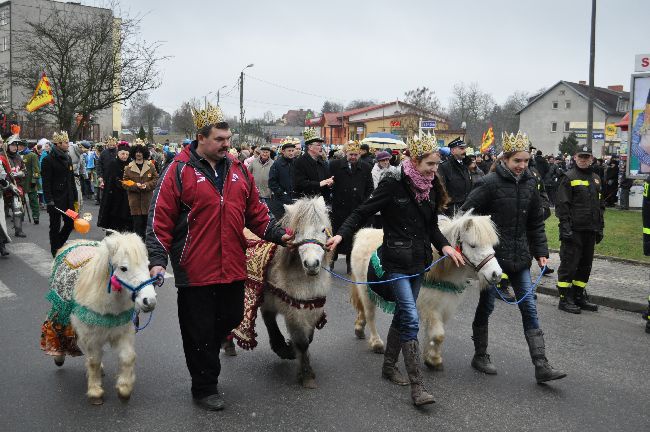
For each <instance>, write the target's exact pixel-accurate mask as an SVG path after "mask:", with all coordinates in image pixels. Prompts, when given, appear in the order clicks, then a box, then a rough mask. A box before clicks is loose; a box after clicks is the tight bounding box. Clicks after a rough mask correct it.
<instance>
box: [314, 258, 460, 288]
mask: <svg viewBox="0 0 650 432" xmlns="http://www.w3.org/2000/svg"><path fill="white" fill-rule="evenodd" d="M445 258H447V255H443V256H441V257H440V258H438V259H437V260H435V261H434V262H433V263H431V265H430V266H429V267H427V268H425V269H424V270H422V271H421V272H420V273H416V274H412V275H404V276H399V277H396V278H393V279H388V280H383V281H377V282H370V281H366V282H357V281H353V280H350V279H348V278H346V277H343V276H341V275H340V274H337V273H334V272H333V271H332V270H330V269H328V268H326V267H324V266H323V270H325V271H326V272H328V273H329V274H331V275H332V276H335V277H337V278H339V279H341V280H344V281H346V282H348V283H351V284H355V285H377V284H385V283H390V282H395V281H398V280H401V279H411V278H414V277H418V276H421V275H422V274H424V273H426V272H428V271H429V270H431V269H432V268H433V266H435V265H436V264H438V263H439V262H440V261H442V260H443V259H445Z"/></svg>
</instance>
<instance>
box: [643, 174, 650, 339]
mask: <svg viewBox="0 0 650 432" xmlns="http://www.w3.org/2000/svg"><path fill="white" fill-rule="evenodd" d="M642 211H643V255H646V256H650V176H648V178H647V179H645V184H644V185H643V209H642ZM646 319H647V320H648V321H647V322H646V325H645V332H646V333H650V297H648V313H647V314H646Z"/></svg>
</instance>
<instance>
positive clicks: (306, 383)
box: [302, 378, 318, 390]
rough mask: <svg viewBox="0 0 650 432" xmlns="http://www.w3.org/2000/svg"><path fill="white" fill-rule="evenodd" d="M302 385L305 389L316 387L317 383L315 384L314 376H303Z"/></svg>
mask: <svg viewBox="0 0 650 432" xmlns="http://www.w3.org/2000/svg"><path fill="white" fill-rule="evenodd" d="M302 386H303V387H304V388H306V389H311V390H313V389H317V388H318V385H317V384H316V380H315V379H314V378H304V379H303V380H302Z"/></svg>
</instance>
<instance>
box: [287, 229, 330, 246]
mask: <svg viewBox="0 0 650 432" xmlns="http://www.w3.org/2000/svg"><path fill="white" fill-rule="evenodd" d="M325 234H327V238H330V237H332V232H331V231H330V230H329V228H325ZM307 244H313V245H316V246H320V248H321V249H323V250H324V251H325V252H327V246H325V243H323V242H322V241H320V240H318V239H302V240H300V241H299V242H297V243H294V244H293V246H295V247H297V248H298V247H300V246H304V245H307Z"/></svg>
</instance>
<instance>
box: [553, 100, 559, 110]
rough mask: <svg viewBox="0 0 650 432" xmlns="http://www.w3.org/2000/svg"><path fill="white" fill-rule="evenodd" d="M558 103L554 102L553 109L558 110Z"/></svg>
mask: <svg viewBox="0 0 650 432" xmlns="http://www.w3.org/2000/svg"><path fill="white" fill-rule="evenodd" d="M557 106H558V103H557V101H553V109H557Z"/></svg>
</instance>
